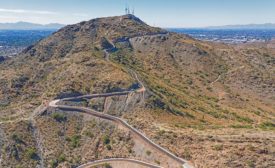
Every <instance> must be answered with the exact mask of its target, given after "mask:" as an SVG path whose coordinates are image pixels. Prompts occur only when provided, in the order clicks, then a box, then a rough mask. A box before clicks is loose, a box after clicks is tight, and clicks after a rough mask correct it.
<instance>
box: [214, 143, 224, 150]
mask: <svg viewBox="0 0 275 168" xmlns="http://www.w3.org/2000/svg"><path fill="white" fill-rule="evenodd" d="M213 149H214V150H216V151H221V150H223V145H222V144H219V145H214V146H213Z"/></svg>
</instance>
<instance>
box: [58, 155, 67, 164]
mask: <svg viewBox="0 0 275 168" xmlns="http://www.w3.org/2000/svg"><path fill="white" fill-rule="evenodd" d="M65 161H66V158H65V155H64V154H61V155H60V156H59V157H58V163H61V162H65Z"/></svg>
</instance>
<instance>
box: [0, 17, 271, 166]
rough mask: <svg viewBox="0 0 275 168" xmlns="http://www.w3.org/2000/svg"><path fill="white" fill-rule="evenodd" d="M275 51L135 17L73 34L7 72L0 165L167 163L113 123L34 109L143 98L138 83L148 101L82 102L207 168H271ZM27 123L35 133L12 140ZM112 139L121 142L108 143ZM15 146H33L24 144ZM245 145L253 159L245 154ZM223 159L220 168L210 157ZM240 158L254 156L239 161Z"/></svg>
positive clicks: (24, 56)
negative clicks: (201, 37)
mask: <svg viewBox="0 0 275 168" xmlns="http://www.w3.org/2000/svg"><path fill="white" fill-rule="evenodd" d="M273 45H274V44H272V43H270V44H261V45H259V44H258V45H255V46H228V45H223V44H214V43H208V42H202V41H197V40H194V39H192V38H191V37H189V36H186V35H179V34H175V33H169V32H167V31H165V30H162V29H159V28H154V27H150V26H148V25H146V24H145V23H144V22H143V21H141V20H140V19H138V18H137V17H135V16H133V15H124V16H117V17H108V18H100V19H93V20H90V21H87V22H81V23H79V24H76V25H69V26H66V27H64V28H62V29H60V30H59V31H58V32H56V33H54V34H53V35H52V36H51V37H49V38H46V39H43V40H41V41H40V42H38V43H37V44H36V45H34V46H30V47H29V48H27V49H26V50H25V51H24V52H23V53H21V54H20V55H19V56H17V57H16V58H13V59H11V60H5V61H4V62H2V63H1V64H0V119H1V121H0V123H1V126H0V140H1V141H0V142H1V143H0V144H3V145H1V151H2V152H1V158H4V159H1V165H2V166H4V167H8V166H10V167H15V166H16V165H19V164H20V163H22V162H24V163H25V164H24V165H23V167H33V165H40V166H41V165H43V164H44V166H46V167H49V166H53V167H56V166H58V165H60V166H61V165H63V166H66V167H71V166H78V165H80V164H83V163H86V162H88V161H90V160H96V159H104V158H107V157H114V156H118V157H133V158H135V157H137V156H138V157H140V159H142V160H146V161H148V160H149V161H151V162H155V163H158V162H159V163H160V164H162V162H160V161H158V160H154V159H153V158H154V157H155V155H154V154H152V155H151V154H149V153H150V152H146V151H145V150H143V151H142V152H143V153H139V155H138V152H140V150H138V149H137V148H136V146H137V145H136V146H135V145H134V144H135V143H134V144H133V141H134V139H133V137H131V136H129V138H126V139H123V138H122V137H124V136H128V133H127V132H125V131H124V132H123V130H120V129H119V127H117V126H115V125H112V123H108V122H107V123H106V122H105V121H101V120H100V119H95V118H88V117H87V116H83V115H80V114H74V113H73V114H71V113H67V112H66V113H62V111H55V109H47V110H46V112H44V113H43V114H40V115H38V116H36V117H34V119H33V116H34V115H33V114H34V113H33V111H34V109H35V108H37V107H38V106H39V105H41V104H42V106H43V105H46V104H47V103H48V102H50V101H51V100H53V99H57V98H64V97H72V96H77V95H85V94H92V93H109V92H114V91H116V92H117V91H125V90H133V89H136V88H137V87H138V83H137V82H138V81H137V79H136V77H135V75H133V74H137V76H138V77H139V78H140V79H141V80H142V82H143V83H144V85H145V87H146V92H145V95H138V96H135V95H127V96H113V97H109V98H106V99H102V98H99V99H92V100H85V101H83V102H74V103H76V104H77V105H80V106H87V107H90V108H93V109H95V110H99V111H103V112H104V113H108V114H111V115H114V116H117V117H120V118H123V119H125V120H127V121H128V122H129V123H130V124H131V125H133V126H134V127H136V128H138V129H139V130H141V131H142V132H144V133H145V134H146V135H148V136H149V137H150V138H151V139H152V140H154V141H155V142H157V143H158V144H160V145H162V146H163V147H166V148H168V149H169V150H171V151H172V152H173V153H176V154H177V155H178V156H180V157H182V158H185V159H188V160H192V161H193V162H194V163H195V165H196V166H198V167H213V166H219V167H236V165H241V166H246V165H248V164H252V163H253V164H255V163H257V164H259V165H260V166H262V167H265V166H270V165H271V164H272V163H271V160H272V151H274V150H273V149H272V148H270V149H269V150H268V149H266V146H272V144H274V136H272V135H273V134H270V132H271V133H273V131H274V123H273V122H272V119H274V109H275V107H274V104H272V102H274V92H275V90H274V83H275V79H274V75H272V74H274V71H275V70H274V67H275V66H274V60H275V57H274V50H273V49H272V46H273ZM133 72H134V73H133ZM79 103H80V104H79ZM33 120H34V121H35V122H33ZM20 122H24V125H26V128H25V127H22V129H21V130H16V131H15V134H14V135H13V134H12V133H11V131H12V132H14V131H13V130H14V129H16V128H14V127H13V126H14V125H18V124H20ZM29 122H30V123H31V124H30V123H29ZM33 124H35V125H33ZM28 125H31V126H32V127H34V129H32V127H30V128H29V127H28ZM217 128H219V129H220V130H216V129H217ZM89 130H90V131H89ZM200 130H203V131H200ZM262 130H265V131H262ZM216 131H217V132H216ZM16 132H21V133H26V134H24V136H23V135H21V134H20V135H18V133H16ZM37 132H38V133H37ZM236 132H237V133H236ZM230 134H236V137H235V139H234V138H233V140H232V139H230V138H228V136H229V135H230ZM243 134H245V136H246V137H251V139H249V138H248V139H249V140H247V138H246V137H243V138H242V136H241V135H243ZM246 134H247V135H246ZM254 134H256V135H254ZM106 135H108V137H109V138H110V139H112V140H114V142H112V143H111V144H104V142H103V141H102V139H106ZM213 135H215V137H214V138H213ZM22 136H23V137H22ZM210 136H211V137H210ZM14 137H20V138H19V139H20V140H21V141H20V142H22V141H23V142H26V141H28V142H29V143H19V144H17V145H16V143H18V139H17V138H15V140H14ZM28 138H29V139H31V140H27V139H28ZM16 139H17V140H16ZM236 139H240V140H239V141H240V143H242V145H243V146H244V147H243V148H245V149H247V151H244V150H241V149H239V150H237V152H236V145H235V144H234V141H235V140H236ZM6 141H7V142H9V143H2V142H6ZM215 141H217V142H218V143H219V144H217V143H216V142H215ZM134 142H135V141H134ZM107 145H112V147H111V149H112V150H111V151H110V146H109V147H107ZM221 145H224V146H221ZM248 145H251V146H252V147H251V146H250V147H249V146H248ZM15 146H19V148H18V149H17V148H15ZM41 146H42V147H41ZM199 147H200V148H204V149H205V150H198V149H199ZM252 148H253V150H250V149H252ZM222 150H224V151H225V152H224V153H225V154H224V156H223V157H222V158H220V161H216V160H217V158H216V157H211V153H212V154H213V155H215V156H218V155H219V154H220V152H222ZM90 151H95V152H93V153H90ZM121 151H124V152H123V154H122V153H121ZM207 151H211V152H207ZM255 151H256V153H255ZM258 151H262V152H258ZM14 152H15V153H16V155H13V154H12V153H14ZM238 152H239V153H241V155H244V156H245V157H244V158H242V159H241V160H240V161H239V162H238V161H237V160H238V157H237V155H238ZM28 153H29V154H34V153H35V154H36V155H35V156H38V157H39V158H37V157H32V156H34V155H28ZM80 153H81V154H82V155H80ZM146 153H147V154H146ZM261 154H263V155H261ZM6 158H10V159H6ZM11 158H13V159H11ZM56 158H58V159H57V160H56ZM65 158H66V159H65ZM246 160H249V161H251V162H252V163H250V162H249V163H247V162H246ZM264 160H266V162H264ZM205 161H207V163H205ZM42 162H43V163H42ZM27 165H29V166H27Z"/></svg>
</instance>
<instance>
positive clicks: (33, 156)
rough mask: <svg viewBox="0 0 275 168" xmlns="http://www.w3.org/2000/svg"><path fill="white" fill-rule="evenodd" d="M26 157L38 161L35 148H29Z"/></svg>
mask: <svg viewBox="0 0 275 168" xmlns="http://www.w3.org/2000/svg"><path fill="white" fill-rule="evenodd" d="M26 155H27V157H28V158H29V159H36V158H37V157H38V155H37V154H36V150H35V149H34V148H27V149H26Z"/></svg>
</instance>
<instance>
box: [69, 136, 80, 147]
mask: <svg viewBox="0 0 275 168" xmlns="http://www.w3.org/2000/svg"><path fill="white" fill-rule="evenodd" d="M80 139H81V136H80V135H73V136H72V137H71V138H70V137H66V141H68V142H70V144H71V146H72V147H73V148H77V147H79V146H80Z"/></svg>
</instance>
